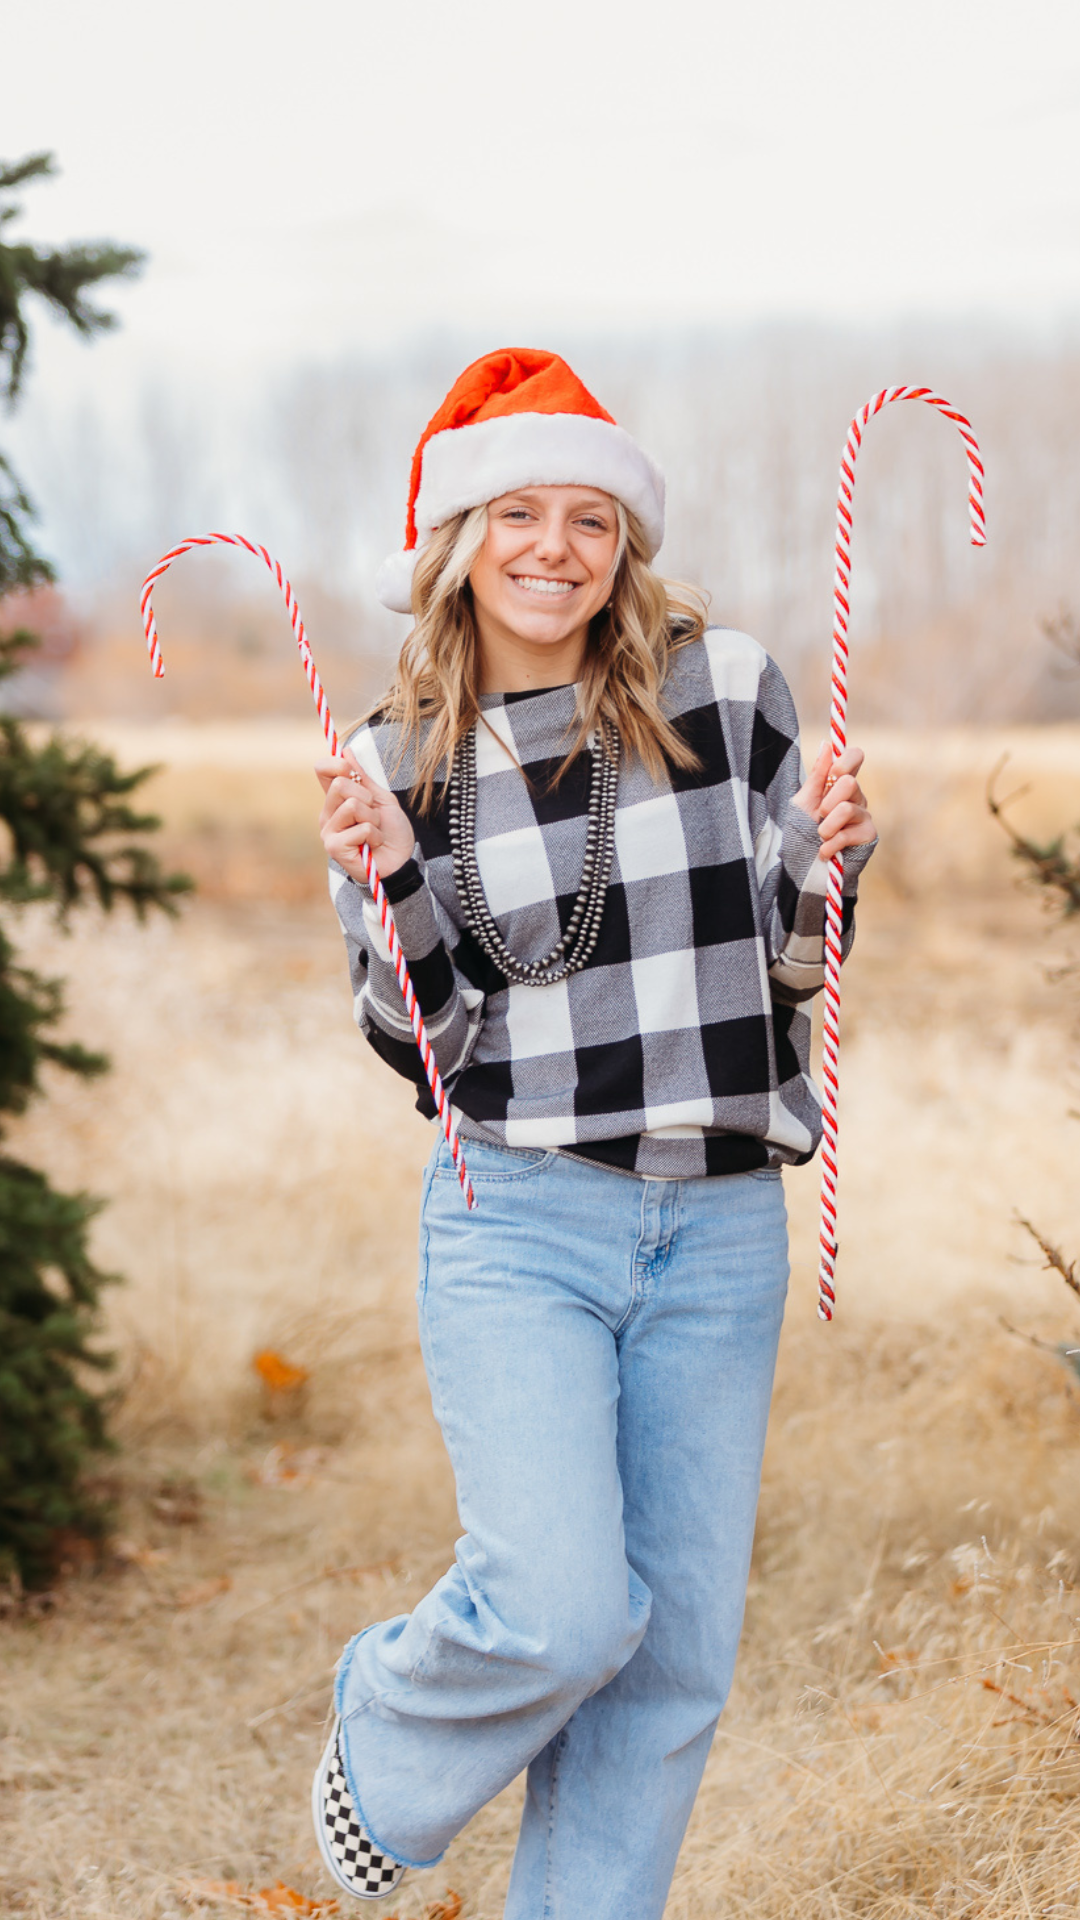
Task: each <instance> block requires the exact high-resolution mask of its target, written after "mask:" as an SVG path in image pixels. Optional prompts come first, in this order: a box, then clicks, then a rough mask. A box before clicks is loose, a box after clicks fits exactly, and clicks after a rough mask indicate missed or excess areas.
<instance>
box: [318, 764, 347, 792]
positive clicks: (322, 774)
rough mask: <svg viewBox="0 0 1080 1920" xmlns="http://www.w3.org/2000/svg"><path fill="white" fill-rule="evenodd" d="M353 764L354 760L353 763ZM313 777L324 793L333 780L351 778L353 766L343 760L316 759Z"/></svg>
mask: <svg viewBox="0 0 1080 1920" xmlns="http://www.w3.org/2000/svg"><path fill="white" fill-rule="evenodd" d="M353 765H355V762H354V763H353ZM315 778H316V780H317V781H318V782H319V785H320V786H321V788H322V790H323V792H324V793H326V792H327V791H328V790H329V788H330V786H331V785H332V784H333V782H334V781H335V780H352V779H353V767H352V766H350V764H349V761H348V760H347V759H345V760H317V761H316V762H315Z"/></svg>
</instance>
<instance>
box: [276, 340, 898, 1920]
mask: <svg viewBox="0 0 1080 1920" xmlns="http://www.w3.org/2000/svg"><path fill="white" fill-rule="evenodd" d="M662 534H663V480H662V478H661V476H660V474H659V473H658V471H657V469H656V468H655V467H654V466H653V465H652V463H651V461H649V460H648V459H647V458H646V456H645V455H644V454H643V453H642V452H641V450H640V449H639V448H638V447H637V446H636V445H635V444H634V442H633V441H632V440H631V439H630V437H629V435H627V434H625V433H624V432H623V431H622V429H620V428H619V427H617V426H616V425H615V423H614V422H613V421H612V419H611V416H610V415H609V414H606V413H605V412H604V410H603V409H602V408H601V407H599V406H598V404H597V403H596V401H595V400H594V399H593V398H592V396H591V395H590V394H589V393H588V392H587V391H586V389H585V388H584V387H583V386H582V385H581V383H580V382H579V381H578V380H577V379H576V377H575V375H574V374H573V373H572V372H571V371H570V369H569V368H568V367H567V366H565V364H564V363H563V362H562V361H560V360H558V359H557V358H555V357H554V356H553V355H550V354H542V353H534V352H528V351H520V352H510V353H500V354H491V355H489V356H487V357H486V358H485V359H484V360H481V361H478V362H477V363H476V364H475V365H474V366H473V367H470V368H469V369H468V370H467V371H466V373H465V374H464V375H462V378H461V380H459V381H458V383H457V385H456V386H455V387H454V388H453V390H452V391H451V393H450V394H449V396H448V397H447V400H446V401H445V402H444V404H443V406H442V407H441V408H440V410H439V412H438V413H437V414H436V415H435V417H434V419H433V420H432V422H431V424H430V425H429V427H428V429H427V431H426V433H425V435H424V437H423V439H422V440H421V443H420V446H419V448H418V449H417V454H416V459H415V461H414V463H413V474H412V489H411V496H410V507H409V518H408V531H407V544H406V549H405V552H404V554H401V555H398V556H395V558H394V559H393V560H392V561H391V562H389V563H388V564H387V566H386V567H385V568H384V569H383V573H382V575H381V576H380V591H381V592H382V594H383V597H384V598H385V599H386V600H387V602H388V604H390V605H393V606H396V607H398V608H400V609H401V610H402V611H411V613H412V615H413V619H414V627H413V630H412V633H411V635H410V637H409V639H408V640H407V641H406V643H405V647H404V649H403V652H402V656H401V662H400V665H399V668H398V673H397V677H396V679H395V682H394V685H393V687H392V688H391V690H390V693H389V695H388V696H387V698H386V700H385V701H384V702H383V704H382V707H381V709H380V711H379V713H378V714H377V715H375V716H373V717H372V718H371V719H370V720H369V721H368V722H367V723H366V724H365V725H364V726H362V727H361V728H360V729H359V730H358V731H357V732H356V733H354V734H353V736H352V737H351V739H350V740H349V742H348V744H347V747H346V750H345V753H344V755H343V758H341V759H339V760H335V761H331V762H328V763H326V764H325V765H323V766H322V767H320V768H319V770H318V771H319V777H320V780H321V782H322V785H323V788H324V792H325V803H324V806H323V811H322V819H321V831H322V837H323V841H324V844H325V846H326V849H327V852H328V854H329V856H330V860H331V890H332V892H333V894H334V897H335V900H336V904H337V910H338V914H339V917H340V920H341V924H342V927H343V929H344V933H345V939H346V943H347V946H348V950H349V958H350V964H351V971H352V981H353V989H354V993H355V996H356V1013H357V1019H358V1022H359V1024H360V1027H361V1029H362V1031H363V1032H364V1034H365V1035H366V1037H367V1038H368V1040H369V1041H370V1042H371V1044H372V1045H373V1046H374V1047H375V1049H376V1051H377V1052H379V1053H380V1054H381V1055H382V1056H383V1058H384V1059H385V1060H387V1062H388V1063H389V1064H390V1065H391V1066H392V1067H394V1068H395V1069H396V1070H397V1071H399V1072H401V1073H404V1074H406V1075H408V1076H409V1077H411V1078H412V1079H414V1080H415V1081H416V1082H417V1085H418V1086H419V1087H420V1090H421V1091H420V1101H419V1104H420V1106H421V1109H422V1110H424V1111H426V1112H428V1113H432V1112H433V1107H432V1104H431V1100H430V1095H429V1094H428V1091H427V1087H426V1083H425V1082H424V1076H423V1070H422V1068H421V1065H420V1060H419V1056H418V1054H417V1052H416V1048H415V1046H414V1043H413V1040H412V1036H411V1032H410V1028H409V1022H408V1019H407V1017H406V1015H405V1011H404V1007H403V1005H402V1002H401V999H400V994H399V990H398V986H397V981H396V978H395V976H394V972H393V968H392V966H391V965H390V962H389V955H388V951H387V947H386V943H385V940H384V938H383V935H382V933H381V930H380V928H379V923H378V918H377V915H376V914H375V911H374V907H373V905H372V902H371V899H370V895H369V893H368V890H367V888H366V887H365V885H364V882H363V867H362V861H361V853H360V849H361V847H362V845H363V844H364V843H365V842H366V843H367V844H368V846H369V847H370V848H371V851H372V855H373V857H374V861H375V864H376V866H377V868H378V870H379V873H380V875H381V877H382V880H383V882H384V884H385V887H386V892H387V895H388V898H389V899H390V901H391V904H392V906H393V909H394V914H395V918H396V921H397V925H398V930H399V933H400V936H401V941H402V946H403V949H404V952H405V955H406V958H407V960H408V962H409V968H410V971H411V974H412V978H413V981H414V984H415V987H416V991H417V994H418V996H419V999H420V1003H421V1006H422V1008H423V1012H424V1018H425V1021H426V1023H427V1029H428V1033H429V1036H430V1038H431V1042H432V1045H433V1047H434V1050H435V1053H436V1056H437V1058H438V1062H439V1067H440V1070H441V1072H442V1076H443V1079H444V1081H445V1083H446V1084H447V1086H448V1088H449V1090H450V1092H451V1095H452V1099H453V1105H454V1109H455V1112H456V1114H457V1116H458V1122H459V1128H460V1132H461V1135H462V1138H463V1140H464V1143H465V1151H466V1155H467V1159H468V1164H469V1169H470V1173H471V1175H472V1180H473V1184H474V1187H475V1190H476V1195H477V1199H478V1202H479V1205H478V1207H477V1210H476V1211H475V1212H473V1213H470V1212H469V1211H467V1209H466V1207H465V1204H464V1201H463V1198H462V1195H461V1191H460V1189H459V1187H458V1183H457V1180H456V1177H455V1175H454V1170H453V1166H452V1162H451V1158H450V1154H449V1151H448V1149H447V1147H446V1146H445V1144H444V1143H443V1142H442V1141H441V1140H440V1143H439V1144H438V1146H437V1147H436V1148H435V1150H434V1152H433V1154H432V1158H431V1161H430V1164H429V1166H428V1169H427V1172H426V1175H425V1179H424V1188H423V1198H422V1207H421V1229H420V1293H419V1303H420V1325H421V1338H422V1344H423V1351H424V1360H425V1365H426V1367H427V1372H428V1378H429V1381H430V1385H431V1392H432V1400H433V1404H434V1407H435V1412H436V1415H437V1417H438V1419H439V1422H440V1425H441V1427H442V1431H443V1435H444V1438H445V1441H446V1445H447V1448H448V1451H449V1454H450V1457H451V1461H452V1463H453V1467H454V1472H455V1477H456V1482H457V1493H458V1506H459V1512H460V1517H461V1522H462V1525H463V1527H464V1529H465V1533H464V1538H463V1539H462V1540H460V1541H459V1542H458V1546H457V1552H456V1559H455V1562H454V1565H453V1566H452V1567H451V1569H450V1571H449V1572H448V1573H447V1574H446V1575H445V1576H444V1577H443V1578H442V1579H441V1580H439V1581H438V1582H437V1584H436V1585H435V1587H434V1588H433V1589H432V1591H431V1592H430V1593H429V1594H427V1596H426V1597H425V1598H424V1599H423V1600H421V1602H420V1604H419V1606H418V1607H417V1608H416V1609H415V1610H414V1612H413V1613H412V1614H410V1615H406V1616H400V1617H398V1618H397V1619H394V1620H390V1621H385V1622H383V1623H381V1624H380V1625H377V1626H374V1627H371V1628H369V1629H368V1630H367V1632H366V1633H364V1634H362V1635H360V1636H359V1637H358V1638H357V1639H356V1640H355V1641H353V1642H352V1643H351V1645H350V1646H349V1647H348V1648H347V1649H346V1652H345V1654H344V1656H343V1659H342V1662H341V1666H340V1669H339V1676H338V1684H337V1707H338V1714H339V1718H338V1721H337V1723H336V1724H335V1727H334V1731H333V1734H332V1736H331V1739H330V1742H329V1744H328V1746H327V1749H326V1752H325V1754H324V1756H323V1760H322V1762H321V1764H320V1767H319V1770H318V1773H317V1775H316V1779H315V1784H314V1792H313V1812H314V1817H315V1824H316V1830H317V1833H318V1835H319V1841H320V1846H321V1849H322V1853H323V1857H324V1860H325V1861H326V1864H327V1866H328V1867H329V1869H330V1871H331V1873H332V1874H333V1875H334V1877H335V1879H336V1880H337V1882H338V1884H339V1885H340V1886H341V1887H342V1888H344V1889H345V1890H346V1891H349V1892H352V1893H355V1894H357V1895H358V1896H360V1897H370V1896H375V1895H378V1894H380V1893H382V1892H389V1891H390V1890H391V1889H392V1888H393V1887H394V1886H396V1885H397V1884H398V1881H399V1880H400V1877H401V1873H402V1872H403V1871H404V1868H405V1867H406V1866H410V1865H411V1866H421V1867H423V1866H430V1865H433V1864H434V1863H435V1862H436V1861H437V1860H438V1859H439V1858H440V1856H441V1854H442V1852H443V1849H444V1848H445V1847H446V1845H447V1843H448V1841H449V1840H451V1839H452V1838H453V1836H454V1835H455V1834H456V1833H457V1832H459V1831H460V1829H461V1828H462V1827H463V1826H464V1825H465V1824H466V1822H467V1821H468V1820H469V1819H470V1818H471V1817H472V1815H473V1814H474V1813H475V1812H476V1811H477V1809H478V1808H480V1807H481V1806H483V1805H484V1804H485V1802H487V1801H488V1800H489V1799H491V1798H492V1796H493V1795H495V1794H497V1793H498V1792H499V1791H500V1790H501V1789H502V1788H503V1787H505V1786H506V1785H507V1784H508V1782H510V1781H511V1780H513V1778H514V1777H515V1775H516V1774H518V1773H519V1772H520V1771H521V1770H522V1769H523V1768H527V1769H528V1776H527V1790H526V1796H525V1809H524V1815H523V1820H522V1827H521V1835H520V1839H519V1844H518V1848H517V1853H516V1856H515V1860H514V1868H513V1874H512V1879H511V1885H510V1893H509V1899H508V1904H507V1908H506V1913H507V1915H508V1916H509V1920H544V1917H545V1916H548V1915H558V1916H562V1920H608V1916H610V1917H611V1920H614V1916H616V1915H618V1916H619V1920H625V1916H626V1915H627V1914H633V1915H634V1920H654V1917H655V1916H659V1915H660V1914H661V1913H662V1911H663V1907H664V1901H665V1897H666V1894H667V1890H668V1887H669V1884H670V1881H671V1876H672V1873H673V1870H674V1866H675V1860H676V1856H677V1853H678V1849H679V1846H680V1843H681V1840H682V1836H683V1832H684V1830H685V1826H686V1822H687V1819H688V1817H689V1814H690V1810H691V1807H692V1805H693V1801H694V1796H695V1794H696V1792H697V1788H698V1783H699V1780H700V1777H701V1771H702V1767H703V1765H704V1762H705V1758H706V1755H707V1752H708V1748H709V1744H710V1741H711V1739H712V1735H713V1730H714V1727H715V1724H716V1720H717V1716H718V1715H719V1713H720V1710H721V1708H722V1706H723V1704H724V1700H725V1698H726V1696H727V1692H728V1688H729V1686H730V1682H731V1674H732V1668H733V1664H734V1659H735V1650H736V1644H737V1641H738V1636H739V1631H740V1627H741V1622H742V1613H743V1605H744V1598H745V1591H746V1580H747V1573H748V1567H749V1560H750V1549H751V1543H752V1538H753V1528H754V1513H755V1507H756V1502H757V1494H758V1482H759V1474H760V1466H761V1454H762V1448H763V1444H764V1437H765V1424H766V1417H767V1412H768V1404H769V1396H770V1392H771V1386H772V1376H773V1366H774V1361H775V1355H776V1346H777V1340H778V1337H779V1332H780V1322H781V1317H782V1313H783V1305H784V1295H785V1290H786V1284H787V1238H786V1216H785V1212H784V1201H783V1191H782V1186H781V1175H780V1169H781V1167H782V1166H783V1165H785V1164H791V1163H799V1162H802V1161H804V1160H807V1159H808V1158H809V1157H810V1156H811V1155H812V1154H813V1152H814V1151H815V1148H816V1146H817V1144H818V1140H819V1136H820V1107H819V1101H818V1096H817V1094H816V1091H815V1089H814V1087H813V1083H812V1081H811V1080H810V1078H809V1073H808V1048H809V1029H810V1023H809V1018H808V1014H807V1011H806V1003H807V1002H808V1001H809V999H810V998H811V997H812V995H813V994H814V993H815V992H816V991H817V990H818V988H819V987H820V985H821V981H822V945H823V926H824V902H825V884H826V872H827V864H826V863H827V861H828V859H829V858H830V856H831V855H833V854H834V853H838V852H840V851H841V850H847V858H846V861H845V893H846V895H847V907H848V920H849V923H850V918H851V911H852V905H853V901H854V895H855V890H856V884H857V876H858V873H859V871H860V869H861V867H862V866H863V865H864V864H865V861H866V859H867V857H868V855H869V852H870V843H871V842H872V840H873V838H874V828H873V824H872V822H871V819H870V815H869V813H868V811H867V807H866V801H865V799H864V796H863V794H862V792H861V790H860V788H859V785H858V781H857V777H856V776H857V774H858V770H859V767H860V764H861V762H862V754H861V753H860V752H859V751H858V749H854V748H853V749H849V750H848V752H847V753H845V754H844V755H842V756H841V757H840V758H839V759H837V760H832V759H831V757H830V752H829V749H828V748H827V747H825V748H823V749H822V752H821V753H820V755H819V756H818V759H817V761H816V763H815V765H814V767H813V769H812V771H811V773H810V775H809V777H808V778H807V779H805V780H803V779H802V776H801V774H800V769H799V756H798V748H797V744H796V736H797V723H796V719H795V714H794V710H793V707H792V703H791V698H790V695H789V693H788V690H787V688H786V686H785V684H784V681H783V678H782V677H781V675H780V673H779V671H778V669H777V668H776V666H775V665H774V664H773V662H772V661H771V660H770V659H769V658H768V657H767V655H766V654H765V653H763V651H762V650H761V648H760V647H758V646H757V645H756V643H755V642H753V641H752V640H750V639H748V638H747V637H746V636H745V635H744V634H740V633H734V632H731V631H728V630H725V629H722V628H707V627H706V626H705V620H704V605H703V602H702V601H701V599H700V598H699V597H698V596H697V595H694V594H691V593H689V592H688V591H686V590H681V589H675V588H673V587H671V586H667V585H665V584H664V583H663V582H662V581H661V580H660V579H659V578H658V576H657V575H656V574H654V573H653V571H652V570H651V567H650V565H649V562H650V560H651V558H652V556H653V554H654V553H655V552H656V550H657V548H658V547H659V545H660V540H661V538H662ZM846 937H847V940H848V941H849V942H850V938H851V926H850V924H849V925H848V929H847V936H846Z"/></svg>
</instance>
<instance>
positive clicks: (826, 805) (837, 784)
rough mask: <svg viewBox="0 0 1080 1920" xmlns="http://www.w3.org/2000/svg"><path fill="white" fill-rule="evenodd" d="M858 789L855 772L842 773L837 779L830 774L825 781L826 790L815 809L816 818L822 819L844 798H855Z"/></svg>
mask: <svg viewBox="0 0 1080 1920" xmlns="http://www.w3.org/2000/svg"><path fill="white" fill-rule="evenodd" d="M858 791H859V788H858V784H857V782H856V780H855V776H854V774H850V773H842V774H841V775H840V776H839V778H838V779H836V780H834V779H833V777H832V775H831V774H830V775H829V778H828V779H827V780H826V782H825V791H824V793H823V794H822V796H821V799H820V800H819V801H818V804H817V807H816V809H815V814H814V817H815V819H817V820H820V819H822V818H823V816H824V815H825V814H826V813H829V812H830V811H831V809H832V808H833V807H836V806H839V804H840V802H841V801H842V800H854V799H855V796H856V795H857V793H858Z"/></svg>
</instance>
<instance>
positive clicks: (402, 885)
mask: <svg viewBox="0 0 1080 1920" xmlns="http://www.w3.org/2000/svg"><path fill="white" fill-rule="evenodd" d="M382 884H383V892H384V893H385V895H386V897H387V899H388V900H389V902H390V905H391V906H392V907H396V906H397V904H398V901H399V900H407V899H408V897H409V895H410V893H418V892H419V891H420V888H421V887H422V886H423V884H424V876H423V874H422V873H421V871H420V869H419V867H418V866H417V864H416V861H415V860H413V859H409V860H406V862H405V865H404V866H403V867H398V868H397V870H396V872H394V873H391V874H388V875H387V877H386V879H385V880H384V881H383V883H382Z"/></svg>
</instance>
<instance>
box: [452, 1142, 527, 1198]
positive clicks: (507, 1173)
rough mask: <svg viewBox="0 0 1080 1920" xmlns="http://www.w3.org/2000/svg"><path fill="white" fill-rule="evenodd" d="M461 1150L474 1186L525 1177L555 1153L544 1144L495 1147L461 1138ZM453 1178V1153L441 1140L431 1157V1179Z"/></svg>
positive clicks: (498, 1183)
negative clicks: (434, 1156) (435, 1153)
mask: <svg viewBox="0 0 1080 1920" xmlns="http://www.w3.org/2000/svg"><path fill="white" fill-rule="evenodd" d="M461 1149H462V1152H463V1153H464V1155H465V1164H466V1166H467V1167H468V1169H469V1178H470V1180H471V1181H472V1183H473V1185H474V1187H488V1186H492V1185H496V1184H497V1185H499V1186H505V1185H506V1184H507V1183H508V1182H509V1181H511V1180H527V1179H529V1178H530V1176H531V1175H532V1174H534V1173H539V1172H541V1170H542V1169H543V1168H544V1167H547V1166H550V1165H551V1162H552V1161H553V1160H554V1159H555V1154H554V1153H553V1152H551V1151H549V1150H547V1149H546V1148H544V1147H503V1146H498V1147H495V1146H492V1145H491V1144H490V1142H489V1141H487V1140H463V1141H462V1142H461ZM457 1177H458V1175H457V1168H456V1167H455V1166H454V1160H453V1156H452V1154H451V1152H450V1149H449V1147H448V1146H447V1144H446V1142H445V1140H444V1141H443V1142H442V1143H441V1145H440V1147H439V1151H438V1153H437V1155H436V1158H435V1162H434V1167H433V1171H432V1179H433V1180H456V1179H457Z"/></svg>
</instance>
